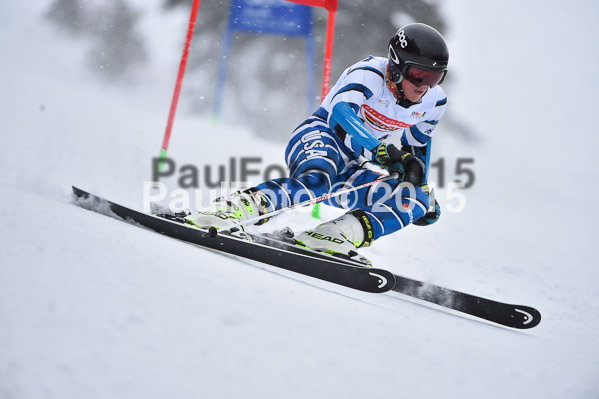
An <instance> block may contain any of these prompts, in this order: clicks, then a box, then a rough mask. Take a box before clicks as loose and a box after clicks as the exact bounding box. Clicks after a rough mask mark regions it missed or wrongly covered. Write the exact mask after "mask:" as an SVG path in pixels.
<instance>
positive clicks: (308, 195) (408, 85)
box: [186, 23, 449, 263]
mask: <svg viewBox="0 0 599 399" xmlns="http://www.w3.org/2000/svg"><path fill="white" fill-rule="evenodd" d="M448 59H449V52H448V49H447V45H446V43H445V40H444V38H443V36H441V34H440V33H439V32H438V31H437V30H435V29H434V28H432V27H430V26H428V25H425V24H421V23H413V24H408V25H406V26H404V27H402V28H401V29H399V30H398V31H397V33H396V34H395V35H394V36H393V37H392V38H391V40H390V42H389V48H388V56H387V57H386V58H384V57H374V56H370V57H368V58H366V59H364V60H362V61H360V62H358V63H356V64H354V65H352V66H350V67H349V68H347V69H346V70H345V71H344V72H343V73H342V74H341V77H340V78H339V80H338V81H337V82H336V84H335V85H334V86H333V88H332V89H331V90H330V92H329V93H328V95H327V96H326V97H325V98H324V100H323V101H322V104H321V106H320V108H318V109H317V110H316V112H314V114H312V115H311V117H310V118H309V119H307V120H306V121H304V122H303V123H302V124H301V125H299V126H298V127H297V128H296V129H295V130H294V132H293V133H292V135H291V139H290V140H289V144H288V145H287V149H286V151H285V160H286V163H287V165H288V166H289V170H290V177H289V178H279V179H274V180H270V181H266V182H264V183H261V184H259V185H257V186H255V187H252V188H250V189H248V190H245V191H243V192H237V193H234V194H233V195H232V196H231V197H230V198H228V199H224V198H222V197H221V198H217V199H216V200H214V202H213V207H211V209H210V210H204V211H200V212H198V213H195V214H191V215H188V216H187V217H186V219H187V222H188V223H190V224H193V225H195V226H198V227H201V228H207V227H211V226H214V227H216V228H226V227H227V226H231V225H233V224H236V223H239V222H243V221H246V220H249V219H251V218H254V217H256V216H258V215H267V214H268V213H270V212H273V211H275V210H279V209H282V208H284V207H287V206H289V205H292V204H297V203H300V202H302V201H306V200H308V199H312V198H316V197H319V196H322V195H324V194H327V193H329V192H332V191H336V190H339V189H342V188H347V187H348V186H359V185H361V184H364V183H366V182H370V181H372V180H375V179H378V178H380V177H381V174H380V173H377V172H375V171H373V170H371V168H368V167H366V166H367V165H368V164H369V163H374V164H376V165H378V166H380V167H382V168H385V169H387V170H388V171H389V173H392V174H393V173H394V174H395V175H394V176H395V178H394V179H391V180H387V181H386V182H383V183H377V184H376V185H374V186H371V187H369V188H362V189H359V190H356V191H353V192H351V193H349V194H347V196H345V198H343V196H342V198H332V199H330V200H328V201H327V202H325V203H328V204H330V205H334V206H337V207H342V208H347V207H349V208H350V211H349V212H348V213H346V214H345V215H343V216H341V217H339V218H337V219H335V220H332V221H329V222H326V223H323V224H321V225H319V226H317V227H316V228H314V229H312V230H308V231H304V232H302V233H300V234H298V235H296V236H295V237H294V239H295V242H296V243H297V244H298V245H301V246H304V247H307V248H310V249H313V250H317V251H323V252H327V253H329V254H336V255H339V254H341V255H342V256H346V257H349V258H353V259H357V260H361V261H365V262H366V263H368V262H367V260H365V258H363V257H361V256H359V255H358V253H357V251H356V249H357V248H360V247H366V246H369V245H371V244H372V242H373V241H374V240H376V239H378V238H380V237H381V236H383V235H387V234H391V233H393V232H395V231H398V230H400V229H402V228H404V227H406V226H407V225H409V224H411V223H413V224H416V225H429V224H432V223H434V222H435V221H437V219H438V218H439V216H440V208H439V205H438V203H437V202H436V200H435V199H434V198H432V196H431V197H430V198H429V195H430V193H429V190H428V186H427V185H426V176H427V171H428V165H429V157H430V148H431V137H432V134H433V131H434V129H435V127H436V125H437V123H438V122H439V120H440V119H441V117H442V116H443V113H444V112H445V108H446V103H447V97H446V95H445V93H444V91H443V89H442V88H441V87H440V86H439V84H440V83H442V81H443V79H444V77H445V74H446V72H447V64H448ZM392 135H401V149H400V148H398V147H397V146H396V145H394V144H391V143H388V142H386V140H387V141H389V139H390V138H391V136H392ZM379 170H380V169H379ZM402 183H403V184H402ZM408 183H409V184H408ZM411 185H413V186H411ZM267 220H268V218H265V219H262V220H260V221H258V222H257V223H255V224H256V225H259V224H263V223H265V222H266V221H267Z"/></svg>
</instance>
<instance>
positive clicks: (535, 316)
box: [510, 306, 541, 329]
mask: <svg viewBox="0 0 599 399" xmlns="http://www.w3.org/2000/svg"><path fill="white" fill-rule="evenodd" d="M540 322H541V312H539V311H538V310H537V309H535V308H532V307H530V306H515V307H514V314H513V315H512V323H511V324H512V325H510V327H514V328H520V329H528V328H533V327H536V326H538V325H539V323H540Z"/></svg>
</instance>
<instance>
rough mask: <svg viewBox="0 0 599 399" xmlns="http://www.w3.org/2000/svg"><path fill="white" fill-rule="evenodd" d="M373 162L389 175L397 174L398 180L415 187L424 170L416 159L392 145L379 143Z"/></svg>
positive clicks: (420, 180)
mask: <svg viewBox="0 0 599 399" xmlns="http://www.w3.org/2000/svg"><path fill="white" fill-rule="evenodd" d="M373 152H374V160H375V161H376V162H377V163H378V164H379V165H381V166H383V167H385V168H386V169H387V170H388V171H389V173H394V172H398V173H399V180H400V181H405V182H408V183H412V184H413V185H415V186H418V185H420V183H422V178H423V177H424V170H423V168H422V165H420V162H418V159H417V158H416V157H415V156H413V155H412V154H410V153H409V152H405V151H402V150H400V149H398V148H397V147H396V146H395V145H393V144H385V143H381V144H380V145H379V146H378V147H376V148H375V149H374V151H373Z"/></svg>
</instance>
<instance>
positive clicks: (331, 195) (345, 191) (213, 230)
mask: <svg viewBox="0 0 599 399" xmlns="http://www.w3.org/2000/svg"><path fill="white" fill-rule="evenodd" d="M397 176H398V174H397V172H395V173H392V174H390V175H389V176H385V177H382V178H380V179H376V180H373V181H370V182H368V183H364V184H360V185H359V186H355V187H348V188H344V189H342V190H339V191H335V192H334V193H328V194H325V195H321V196H320V197H317V198H312V199H309V200H306V201H303V202H300V203H299V204H293V205H289V206H287V207H285V208H281V209H279V210H276V211H274V212H269V213H265V214H264V215H260V216H256V217H255V218H251V219H248V220H244V221H242V222H239V223H235V224H234V225H231V226H229V227H227V228H223V229H220V230H217V228H216V227H214V226H213V227H210V229H208V233H207V235H210V236H211V237H216V236H217V235H218V232H219V231H231V230H233V229H237V228H238V227H241V226H244V225H246V224H254V223H256V222H258V221H259V220H262V219H266V218H270V217H273V216H275V215H278V214H280V213H283V212H287V211H290V210H292V209H295V208H299V207H302V206H307V205H313V204H316V203H318V202H322V201H324V200H328V199H330V198H334V197H338V196H340V195H343V194H348V193H351V192H352V191H356V190H359V189H361V188H364V187H368V186H372V185H374V184H377V183H382V182H384V181H387V180H391V179H395V178H396V177H397Z"/></svg>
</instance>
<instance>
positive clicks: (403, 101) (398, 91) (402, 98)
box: [386, 70, 420, 108]
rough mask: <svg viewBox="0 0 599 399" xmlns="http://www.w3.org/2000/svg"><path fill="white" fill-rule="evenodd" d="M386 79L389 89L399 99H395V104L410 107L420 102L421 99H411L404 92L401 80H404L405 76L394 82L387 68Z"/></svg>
mask: <svg viewBox="0 0 599 399" xmlns="http://www.w3.org/2000/svg"><path fill="white" fill-rule="evenodd" d="M386 80H387V88H388V89H389V91H391V93H393V95H394V96H395V98H396V99H397V101H395V104H397V105H399V106H400V107H404V108H409V107H411V106H412V105H414V104H418V103H420V100H418V101H410V100H408V98H407V97H406V94H405V93H404V91H403V89H402V88H401V82H402V81H403V76H402V77H401V78H399V82H397V83H394V82H392V81H391V79H390V76H389V71H388V70H387V79H386Z"/></svg>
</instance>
